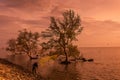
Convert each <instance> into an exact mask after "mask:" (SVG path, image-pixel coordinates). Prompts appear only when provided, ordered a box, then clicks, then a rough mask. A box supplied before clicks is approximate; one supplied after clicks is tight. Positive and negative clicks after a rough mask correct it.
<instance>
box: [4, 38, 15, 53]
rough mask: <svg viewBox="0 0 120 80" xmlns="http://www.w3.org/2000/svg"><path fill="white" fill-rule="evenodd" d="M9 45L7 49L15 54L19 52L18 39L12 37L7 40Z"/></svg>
mask: <svg viewBox="0 0 120 80" xmlns="http://www.w3.org/2000/svg"><path fill="white" fill-rule="evenodd" d="M7 45H8V47H7V48H6V50H7V51H10V52H12V53H13V54H16V53H17V41H16V39H10V40H9V41H8V42H7Z"/></svg>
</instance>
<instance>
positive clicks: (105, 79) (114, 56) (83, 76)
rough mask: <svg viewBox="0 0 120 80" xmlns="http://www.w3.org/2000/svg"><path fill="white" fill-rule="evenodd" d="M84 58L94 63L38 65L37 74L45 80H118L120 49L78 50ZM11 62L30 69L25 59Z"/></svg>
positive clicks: (20, 58) (18, 58) (52, 62)
mask: <svg viewBox="0 0 120 80" xmlns="http://www.w3.org/2000/svg"><path fill="white" fill-rule="evenodd" d="M80 51H81V54H83V56H84V57H86V58H93V59H94V62H79V61H77V62H74V63H72V64H70V65H61V64H58V63H56V62H54V61H49V62H46V63H45V64H44V65H43V64H39V68H38V74H40V75H41V76H42V77H44V78H45V79H46V80H120V48H113V47H111V48H110V47H109V48H103V47H102V48H80ZM10 60H11V61H13V62H15V63H17V64H19V65H22V66H23V67H25V68H29V70H30V69H31V65H32V63H33V62H35V61H33V62H32V63H31V62H29V61H27V58H26V57H20V56H19V57H16V58H10Z"/></svg>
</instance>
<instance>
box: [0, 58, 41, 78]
mask: <svg viewBox="0 0 120 80" xmlns="http://www.w3.org/2000/svg"><path fill="white" fill-rule="evenodd" d="M0 80H43V79H41V77H40V76H39V75H36V74H32V73H31V72H30V71H28V70H26V69H24V68H22V67H21V66H19V65H15V64H13V63H10V62H8V61H7V60H4V59H0Z"/></svg>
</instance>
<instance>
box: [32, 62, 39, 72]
mask: <svg viewBox="0 0 120 80" xmlns="http://www.w3.org/2000/svg"><path fill="white" fill-rule="evenodd" d="M37 68H38V63H37V62H35V63H34V64H33V65H32V72H33V73H36V71H37Z"/></svg>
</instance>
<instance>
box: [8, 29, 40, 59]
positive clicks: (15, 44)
mask: <svg viewBox="0 0 120 80" xmlns="http://www.w3.org/2000/svg"><path fill="white" fill-rule="evenodd" d="M39 37H40V36H39V33H38V32H34V33H32V32H31V31H27V30H26V29H24V30H23V31H19V34H18V37H17V39H15V40H13V39H12V40H9V42H8V47H7V50H9V51H11V52H13V53H16V52H17V53H20V54H27V55H28V56H29V58H30V59H32V54H37V51H38V48H39Z"/></svg>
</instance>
